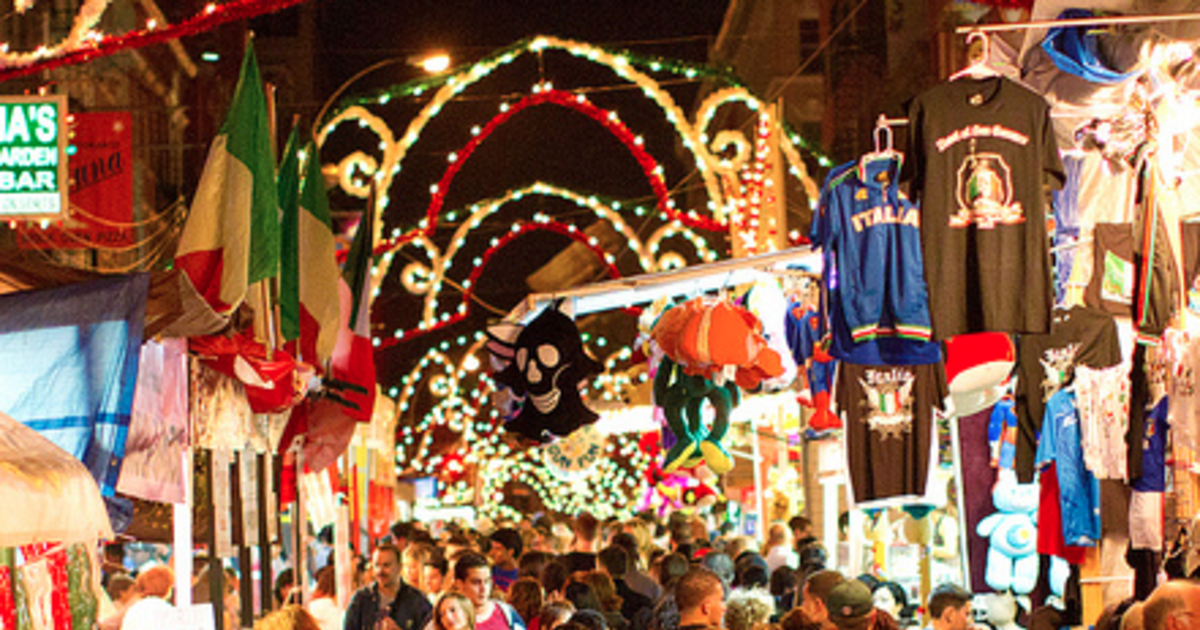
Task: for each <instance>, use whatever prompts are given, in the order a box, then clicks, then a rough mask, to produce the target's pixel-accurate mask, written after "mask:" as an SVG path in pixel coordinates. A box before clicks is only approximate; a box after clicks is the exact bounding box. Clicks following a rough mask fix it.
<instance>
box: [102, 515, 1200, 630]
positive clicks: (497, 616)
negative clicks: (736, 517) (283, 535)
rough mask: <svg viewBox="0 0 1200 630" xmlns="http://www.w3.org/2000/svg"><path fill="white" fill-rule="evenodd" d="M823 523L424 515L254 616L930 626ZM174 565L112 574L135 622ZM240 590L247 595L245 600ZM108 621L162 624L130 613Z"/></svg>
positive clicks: (580, 625)
mask: <svg viewBox="0 0 1200 630" xmlns="http://www.w3.org/2000/svg"><path fill="white" fill-rule="evenodd" d="M808 528H809V523H808V521H807V519H804V518H803V517H796V518H793V519H792V520H791V521H790V522H789V523H787V524H784V523H774V524H772V525H771V527H770V528H769V530H768V536H767V542H766V544H765V546H763V547H762V548H760V547H759V545H758V542H757V540H756V539H754V538H751V537H747V536H737V535H724V536H718V537H716V538H711V537H710V535H709V529H708V527H706V525H705V523H704V522H703V521H702V520H700V519H698V518H695V517H686V516H683V515H682V514H677V515H675V516H674V517H673V518H671V519H670V520H669V521H668V522H667V523H661V524H660V523H656V522H654V521H653V520H651V519H648V518H641V517H638V518H633V519H630V520H626V521H618V520H610V521H606V522H600V521H598V520H597V519H596V518H594V517H593V516H591V515H590V514H587V513H582V514H579V515H578V516H576V517H575V518H574V519H571V520H570V521H569V523H568V522H560V523H557V524H553V525H552V524H551V523H550V522H549V521H548V520H547V519H539V520H537V521H534V522H532V523H531V522H528V521H525V522H522V523H519V524H515V525H504V526H501V527H499V528H496V529H495V530H494V531H491V532H489V533H487V534H486V535H485V534H482V533H480V532H477V531H475V530H468V529H464V528H455V527H450V528H448V529H447V530H446V531H444V532H441V535H440V536H438V537H435V536H434V535H433V534H431V533H430V532H429V531H427V530H425V529H424V528H423V527H422V526H421V525H420V524H416V523H396V524H394V525H393V526H392V528H391V535H390V536H389V537H386V538H385V539H384V540H381V541H379V543H378V544H377V545H376V546H375V548H374V549H373V550H372V552H371V556H370V560H369V564H367V565H366V566H365V567H362V568H363V571H362V572H361V578H356V582H359V584H356V590H355V592H354V594H353V596H352V597H351V598H350V601H349V605H348V606H347V607H346V609H345V610H344V611H343V610H342V609H341V608H339V607H338V605H337V603H336V597H335V596H334V593H335V588H334V577H333V576H334V569H333V566H332V565H331V564H330V563H329V562H326V563H325V564H324V566H321V567H320V569H319V570H318V571H316V573H315V575H316V580H315V583H316V586H315V588H314V589H312V592H311V594H310V597H309V598H308V601H307V603H306V604H305V605H300V604H299V601H298V600H299V599H300V598H298V597H296V595H295V594H294V593H289V589H288V585H289V584H290V583H291V582H292V581H293V579H292V577H291V574H290V570H289V571H286V572H284V573H283V574H281V575H280V576H279V577H278V578H277V580H276V584H277V589H276V602H275V603H276V608H278V610H276V611H275V612H272V613H270V614H268V615H266V616H265V617H263V618H262V619H261V620H259V621H258V622H257V623H256V624H255V626H254V627H255V630H294V629H300V630H716V629H719V628H727V629H728V630H899V629H900V628H902V627H913V626H917V625H919V624H918V622H917V621H916V616H915V615H914V613H915V612H916V611H917V606H916V605H910V604H908V603H907V601H906V597H905V594H904V589H902V588H900V587H899V586H898V585H895V584H893V583H890V582H886V581H879V580H877V579H875V578H873V577H871V576H869V575H862V576H858V577H849V576H845V575H843V574H842V573H840V572H838V571H837V570H834V569H831V568H827V567H826V566H825V565H826V556H825V553H824V550H823V548H821V546H820V545H819V544H818V543H817V542H816V540H815V539H814V538H813V537H812V536H811V535H810V534H809V532H808ZM328 557H329V558H332V555H328ZM162 569H163V571H166V573H163V571H159V570H153V571H144V572H143V573H141V574H139V575H138V577H137V579H136V580H135V581H134V580H129V579H128V578H121V577H119V576H118V577H117V578H110V579H109V588H110V592H111V591H112V589H113V588H114V585H118V586H122V585H123V586H125V587H127V588H131V589H134V590H135V591H136V595H135V596H133V597H131V598H130V603H129V604H127V605H126V606H124V607H123V608H122V610H123V611H124V612H123V616H124V618H125V619H126V620H131V619H140V618H141V616H142V615H143V614H144V612H150V613H151V614H152V609H153V607H154V606H155V605H159V604H156V603H155V602H162V601H163V600H165V599H167V598H168V597H169V591H170V586H171V583H172V581H171V579H170V574H169V569H165V567H163V568H162ZM205 570H207V569H205ZM203 581H204V580H199V581H198V582H203ZM129 582H132V584H130V583H129ZM229 582H232V583H234V584H236V580H229ZM235 595H236V593H235ZM232 599H233V600H234V605H236V603H235V602H236V596H234V597H233V598H232ZM972 599H973V597H972V594H971V593H970V592H968V591H967V590H965V589H963V588H962V587H960V586H957V585H953V584H943V585H940V586H938V587H936V588H935V589H934V590H933V592H932V593H930V595H929V597H928V598H927V600H926V601H925V602H924V607H923V609H922V611H923V613H924V619H926V620H927V623H928V625H927V626H926V630H969V629H972V628H976V627H980V626H981V625H982V624H979V623H977V622H976V621H975V618H974V615H973V610H972ZM142 602H147V603H142ZM128 623H129V622H128V621H126V624H128ZM135 623H139V622H135ZM101 627H102V628H105V627H106V626H105V625H103V624H102V625H101ZM107 627H110V628H114V629H123V630H129V629H130V628H141V627H147V626H138V625H122V624H121V623H120V622H119V620H118V623H117V625H115V626H107ZM226 627H237V625H236V624H232V625H227V626H226ZM1094 627H1095V630H1187V629H1192V628H1196V629H1200V582H1197V581H1194V580H1191V581H1189V580H1172V581H1168V582H1164V583H1163V584H1162V585H1160V586H1159V587H1158V588H1157V589H1156V590H1155V591H1154V592H1153V593H1152V594H1151V596H1150V597H1149V598H1148V599H1146V600H1145V601H1143V602H1137V603H1134V604H1132V605H1130V604H1125V605H1123V606H1119V607H1118V606H1114V607H1111V608H1110V609H1109V610H1107V611H1105V614H1104V615H1103V616H1102V617H1101V618H1100V619H1099V620H1098V621H1097V623H1096V625H1095V626H1094ZM996 630H1000V629H996Z"/></svg>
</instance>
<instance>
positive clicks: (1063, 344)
mask: <svg viewBox="0 0 1200 630" xmlns="http://www.w3.org/2000/svg"><path fill="white" fill-rule="evenodd" d="M1120 362H1121V342H1120V339H1119V337H1118V336H1117V325H1116V323H1115V322H1114V321H1113V318H1112V316H1110V315H1107V314H1105V313H1101V312H1098V311H1095V310H1091V309H1087V308H1083V307H1074V308H1071V309H1069V310H1055V311H1054V324H1053V327H1052V328H1051V331H1050V333H1049V334H1045V335H1022V336H1021V338H1020V340H1019V342H1018V345H1017V391H1016V399H1017V418H1018V423H1017V428H1018V431H1017V477H1018V478H1020V480H1021V481H1022V482H1023V483H1028V482H1029V481H1031V480H1032V479H1033V454H1034V452H1035V451H1036V449H1037V436H1038V431H1040V430H1041V426H1042V418H1043V417H1044V415H1045V404H1046V401H1047V400H1049V399H1050V396H1052V395H1053V394H1054V393H1055V392H1057V391H1058V390H1059V388H1060V387H1062V386H1063V385H1065V384H1066V383H1068V382H1069V381H1070V380H1071V378H1072V377H1073V376H1074V368H1075V366H1076V365H1086V366H1089V367H1095V368H1102V367H1110V366H1113V365H1117V364H1118V363H1120Z"/></svg>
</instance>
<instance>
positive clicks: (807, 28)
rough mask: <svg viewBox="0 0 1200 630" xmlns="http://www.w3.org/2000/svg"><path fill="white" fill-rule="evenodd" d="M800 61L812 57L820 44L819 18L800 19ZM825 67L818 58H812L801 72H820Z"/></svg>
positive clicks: (802, 61)
mask: <svg viewBox="0 0 1200 630" xmlns="http://www.w3.org/2000/svg"><path fill="white" fill-rule="evenodd" d="M799 41H800V61H799V63H804V62H805V61H808V59H809V57H812V56H813V54H814V53H816V52H817V49H818V48H819V47H820V45H821V21H820V20H800V37H799ZM824 69H825V64H824V62H823V61H822V60H821V59H820V58H817V59H813V60H812V61H811V62H810V63H809V64H808V65H807V66H805V68H804V70H803V72H802V74H821V72H823V71H824Z"/></svg>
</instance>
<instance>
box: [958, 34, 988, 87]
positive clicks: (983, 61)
mask: <svg viewBox="0 0 1200 630" xmlns="http://www.w3.org/2000/svg"><path fill="white" fill-rule="evenodd" d="M977 40H980V52H979V54H978V55H977V56H976V57H975V59H974V60H972V61H971V63H969V64H967V67H965V68H963V69H962V70H959V71H958V72H955V73H954V74H952V75H950V79H949V80H950V81H957V80H958V79H961V78H964V77H966V78H969V79H988V78H991V77H998V76H1000V73H999V72H996V70H995V68H992V67H991V66H989V65H988V56H989V54H990V52H991V49H992V41H991V39H990V38H989V37H988V35H987V33H985V32H983V31H971V32H970V33H969V34H967V49H968V50H970V48H971V44H972V43H974V42H975V41H977Z"/></svg>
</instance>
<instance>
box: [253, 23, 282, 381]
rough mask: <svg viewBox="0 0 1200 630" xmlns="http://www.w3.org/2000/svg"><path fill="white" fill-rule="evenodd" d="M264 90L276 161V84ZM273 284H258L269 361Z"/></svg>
mask: <svg viewBox="0 0 1200 630" xmlns="http://www.w3.org/2000/svg"><path fill="white" fill-rule="evenodd" d="M251 36H253V34H251ZM263 92H264V96H265V97H266V99H267V137H268V138H270V139H271V161H272V162H276V159H275V156H276V154H277V153H278V152H277V151H276V150H275V136H276V126H277V125H276V124H275V84H274V83H265V84H263ZM276 212H278V209H276ZM275 278H276V279H278V278H279V274H278V273H276V274H275ZM271 284H272V282H271V280H269V279H267V280H263V281H262V282H260V283H259V285H258V288H259V291H261V293H262V295H261V297H262V303H263V315H264V317H265V318H266V329H267V360H268V361H272V360H274V358H275V349H276V348H277V347H278V345H277V343H278V341H277V339H278V338H277V336H276V332H275V326H276V322H277V321H279V318H278V317H276V316H275V309H276V308H277V305H276V303H275V301H274V300H272V299H271Z"/></svg>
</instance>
